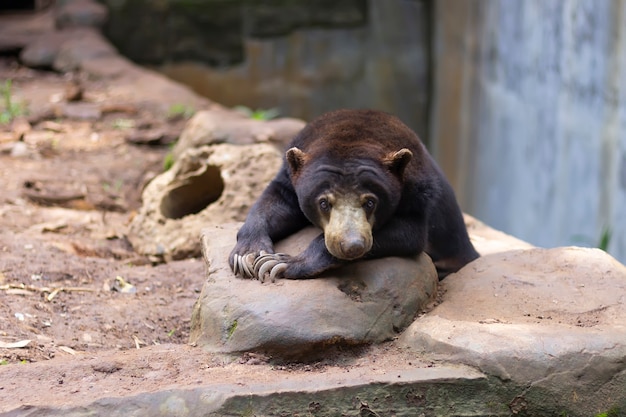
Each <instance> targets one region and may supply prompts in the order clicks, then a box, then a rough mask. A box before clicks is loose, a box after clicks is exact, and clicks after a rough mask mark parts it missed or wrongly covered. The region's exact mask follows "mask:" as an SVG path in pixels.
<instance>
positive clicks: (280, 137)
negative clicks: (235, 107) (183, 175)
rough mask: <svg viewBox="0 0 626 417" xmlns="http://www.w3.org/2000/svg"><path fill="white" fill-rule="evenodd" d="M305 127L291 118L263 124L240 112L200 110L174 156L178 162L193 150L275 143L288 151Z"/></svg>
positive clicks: (193, 118) (176, 147) (189, 124)
mask: <svg viewBox="0 0 626 417" xmlns="http://www.w3.org/2000/svg"><path fill="white" fill-rule="evenodd" d="M304 125H305V122H304V121H302V120H298V119H291V118H281V119H274V120H268V121H262V120H254V119H251V118H249V117H247V116H245V115H243V114H241V113H239V112H236V111H225V110H206V111H199V112H197V113H196V114H195V115H194V116H193V117H192V118H191V120H189V122H188V123H187V125H186V126H185V130H183V132H182V134H181V135H180V139H179V140H178V142H177V143H176V146H175V147H174V149H173V150H172V153H173V155H174V158H175V159H178V158H179V157H180V156H181V155H182V154H183V152H185V151H186V150H187V149H189V148H197V147H199V146H202V145H212V144H216V143H231V144H235V145H251V144H254V143H271V144H274V145H276V146H277V147H278V148H279V149H284V148H285V147H286V145H287V143H289V142H290V141H291V139H293V137H294V136H295V135H296V134H297V133H298V132H299V131H300V130H302V128H303V127H304Z"/></svg>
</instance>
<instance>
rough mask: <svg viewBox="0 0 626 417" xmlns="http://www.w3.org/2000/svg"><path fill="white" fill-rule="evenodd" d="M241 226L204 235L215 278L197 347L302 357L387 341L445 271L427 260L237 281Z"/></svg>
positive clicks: (295, 240) (293, 248)
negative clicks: (232, 257)
mask: <svg viewBox="0 0 626 417" xmlns="http://www.w3.org/2000/svg"><path fill="white" fill-rule="evenodd" d="M239 226H240V225H239V224H231V225H225V226H215V227H211V228H207V229H205V230H204V231H203V237H202V239H203V252H204V258H205V261H206V262H207V265H208V279H207V281H206V282H205V284H204V287H203V289H202V293H201V294H200V298H199V299H198V301H197V302H196V304H195V306H194V309H193V314H192V322H191V335H190V341H191V342H192V343H193V344H196V345H199V346H201V347H203V348H204V349H206V350H208V351H212V352H243V351H264V352H269V353H271V354H276V355H281V356H284V357H296V358H297V357H303V356H305V355H311V354H314V353H315V352H317V353H319V352H320V351H323V350H324V349H323V348H328V347H331V346H345V345H360V344H370V343H377V342H382V341H385V340H390V339H392V338H394V337H396V336H397V335H398V334H399V333H400V332H401V331H402V330H403V329H405V328H406V327H407V326H408V325H409V324H410V323H411V322H412V321H413V319H414V318H415V316H416V315H417V314H418V313H420V312H421V311H422V310H424V309H425V308H426V306H427V305H428V303H430V302H431V301H432V300H433V298H434V296H435V294H436V289H437V281H438V279H437V273H436V271H435V268H434V266H433V264H432V262H431V260H430V258H429V257H428V256H427V255H425V254H423V255H421V256H419V257H418V258H417V259H406V258H384V259H377V260H370V261H361V262H354V263H351V264H349V265H347V266H345V267H342V268H340V269H337V270H334V271H331V272H328V273H326V274H324V275H323V276H322V277H319V278H316V279H310V280H301V281H296V280H278V281H277V282H276V283H269V282H268V283H261V282H259V281H256V280H246V279H242V278H238V277H235V276H234V275H233V273H232V272H231V270H230V268H229V266H228V255H229V253H230V251H231V250H232V248H233V246H234V245H235V240H236V239H235V235H236V232H237V230H238V228H239ZM319 233H320V231H319V230H316V229H314V228H309V229H305V230H303V231H301V232H299V233H297V234H295V235H293V236H290V237H289V238H287V239H286V240H285V241H283V242H280V243H279V244H278V245H277V251H280V252H287V253H290V254H297V253H299V252H301V251H302V250H303V249H304V248H305V247H306V246H307V245H308V244H309V242H310V241H311V240H312V239H313V238H314V237H315V236H316V235H317V234H319ZM308 358H309V359H310V356H308Z"/></svg>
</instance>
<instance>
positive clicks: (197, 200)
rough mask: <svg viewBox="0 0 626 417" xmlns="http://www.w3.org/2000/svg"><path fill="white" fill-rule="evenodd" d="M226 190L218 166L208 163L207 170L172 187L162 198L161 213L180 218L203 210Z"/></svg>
mask: <svg viewBox="0 0 626 417" xmlns="http://www.w3.org/2000/svg"><path fill="white" fill-rule="evenodd" d="M222 191H224V180H223V179H222V176H221V174H220V170H219V168H218V167H216V166H212V165H208V166H207V167H206V170H205V171H204V172H203V173H202V174H200V175H196V176H190V177H188V178H186V179H185V181H184V182H183V183H182V184H181V185H179V186H177V187H175V188H172V189H171V190H170V191H169V192H168V193H167V194H166V195H165V196H164V197H163V200H161V213H162V214H163V216H165V217H167V218H168V219H180V218H183V217H185V216H188V215H190V214H196V213H199V212H200V211H202V210H203V209H204V208H205V207H206V206H208V205H209V204H211V203H213V202H214V201H216V200H217V199H218V198H220V196H221V195H222Z"/></svg>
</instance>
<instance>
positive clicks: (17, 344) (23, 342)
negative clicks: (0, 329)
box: [0, 340, 30, 349]
mask: <svg viewBox="0 0 626 417" xmlns="http://www.w3.org/2000/svg"><path fill="white" fill-rule="evenodd" d="M29 343H30V340H20V341H19V342H3V341H0V348H2V349H19V348H23V347H26V346H28V344H29Z"/></svg>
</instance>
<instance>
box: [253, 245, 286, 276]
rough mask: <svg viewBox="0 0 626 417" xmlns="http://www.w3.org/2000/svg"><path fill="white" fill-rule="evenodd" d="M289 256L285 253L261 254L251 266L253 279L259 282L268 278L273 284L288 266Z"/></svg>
mask: <svg viewBox="0 0 626 417" xmlns="http://www.w3.org/2000/svg"><path fill="white" fill-rule="evenodd" d="M290 259H291V256H289V255H287V254H286V253H265V252H262V253H261V254H260V255H259V256H258V257H257V258H256V259H255V260H254V264H253V265H252V270H253V272H254V278H256V279H258V280H259V281H261V282H265V280H266V279H267V278H268V277H269V279H270V281H271V282H275V281H276V278H278V277H279V276H280V274H282V273H283V272H284V271H285V269H286V268H287V266H288V264H287V263H288V262H289V260H290Z"/></svg>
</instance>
